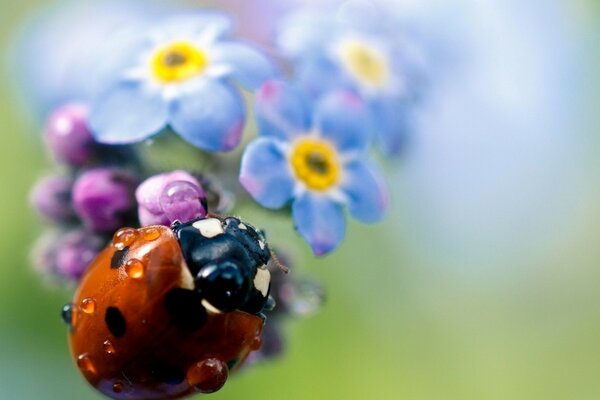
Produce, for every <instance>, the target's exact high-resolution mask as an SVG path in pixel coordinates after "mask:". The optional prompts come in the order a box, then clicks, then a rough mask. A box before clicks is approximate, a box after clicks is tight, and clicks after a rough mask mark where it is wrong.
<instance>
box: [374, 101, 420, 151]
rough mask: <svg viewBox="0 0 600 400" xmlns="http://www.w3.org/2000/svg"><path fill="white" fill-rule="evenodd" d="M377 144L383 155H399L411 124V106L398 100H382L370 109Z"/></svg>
mask: <svg viewBox="0 0 600 400" xmlns="http://www.w3.org/2000/svg"><path fill="white" fill-rule="evenodd" d="M371 109H372V113H373V117H374V121H376V124H375V131H376V133H377V144H378V145H379V147H380V149H381V151H382V153H383V154H385V155H387V156H394V155H397V154H399V153H400V152H401V151H402V149H403V148H404V145H405V144H406V140H407V134H408V132H409V130H410V126H411V124H412V116H411V114H410V109H411V106H410V105H409V104H407V103H406V102H405V101H402V100H399V99H393V98H392V99H383V100H381V101H378V102H375V103H374V104H373V105H372V107H371Z"/></svg>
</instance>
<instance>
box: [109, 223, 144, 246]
mask: <svg viewBox="0 0 600 400" xmlns="http://www.w3.org/2000/svg"><path fill="white" fill-rule="evenodd" d="M137 236H138V233H137V231H136V230H135V229H133V228H121V229H119V230H118V231H117V232H116V233H115V235H114V236H113V241H112V243H113V246H115V248H116V249H117V250H123V249H124V248H125V247H127V246H129V245H131V244H132V243H133V242H134V241H135V239H137Z"/></svg>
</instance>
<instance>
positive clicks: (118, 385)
mask: <svg viewBox="0 0 600 400" xmlns="http://www.w3.org/2000/svg"><path fill="white" fill-rule="evenodd" d="M124 388H125V386H124V385H123V383H122V382H118V381H117V382H115V383H114V384H113V387H112V390H113V392H115V393H121V392H122V391H123V389H124Z"/></svg>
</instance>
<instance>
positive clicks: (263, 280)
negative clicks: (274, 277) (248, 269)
mask: <svg viewBox="0 0 600 400" xmlns="http://www.w3.org/2000/svg"><path fill="white" fill-rule="evenodd" d="M269 283H271V273H270V272H269V270H268V269H266V268H264V267H261V268H259V269H258V270H256V276H255V277H254V287H255V288H256V290H258V291H259V292H261V293H262V295H263V296H265V297H267V294H269Z"/></svg>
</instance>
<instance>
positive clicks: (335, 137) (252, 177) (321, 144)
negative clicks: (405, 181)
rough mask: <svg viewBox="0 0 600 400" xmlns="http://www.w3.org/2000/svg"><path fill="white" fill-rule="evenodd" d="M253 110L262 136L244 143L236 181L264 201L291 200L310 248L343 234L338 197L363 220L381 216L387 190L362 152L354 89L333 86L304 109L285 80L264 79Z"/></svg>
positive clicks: (365, 122) (364, 132) (365, 116)
mask: <svg viewBox="0 0 600 400" xmlns="http://www.w3.org/2000/svg"><path fill="white" fill-rule="evenodd" d="M255 110H256V118H257V123H258V127H259V131H260V134H261V135H262V137H259V138H258V139H256V140H254V141H253V142H251V143H250V144H249V145H248V147H247V148H246V151H245V153H244V155H243V157H242V165H241V171H240V183H241V184H242V185H243V186H244V187H245V188H246V190H247V191H248V192H249V193H250V194H251V195H252V196H253V197H254V199H255V200H256V201H257V202H258V203H260V204H261V205H262V206H264V207H267V208H281V207H283V206H285V205H286V204H288V203H289V202H290V201H291V203H292V216H293V218H294V221H295V224H296V228H297V230H298V232H299V233H300V235H302V237H304V239H305V240H306V241H307V242H308V243H309V244H310V246H311V248H312V250H313V252H314V253H315V254H316V255H319V256H320V255H324V254H326V253H329V252H331V251H332V250H334V249H335V248H336V247H337V246H338V245H339V243H340V242H341V241H342V239H343V237H344V233H345V229H346V222H345V217H344V212H343V209H344V205H347V206H348V208H349V211H350V214H351V215H352V216H353V217H354V218H356V219H358V220H360V221H362V222H375V221H377V220H379V219H381V218H382V216H383V214H384V211H385V209H386V208H387V205H388V193H387V189H386V187H385V185H384V183H383V180H382V178H381V177H380V175H379V173H378V171H377V170H376V169H375V168H374V167H373V166H372V165H371V163H370V162H369V161H368V160H367V150H368V148H369V145H370V143H371V135H370V132H371V126H370V125H371V121H370V118H369V113H368V110H367V107H366V106H365V105H364V103H363V102H362V101H361V100H360V98H359V97H357V96H356V95H355V94H354V93H352V92H348V91H337V92H332V93H331V94H329V95H326V96H323V97H322V99H321V100H319V101H318V103H317V104H316V105H315V107H314V109H311V107H310V103H309V102H308V101H307V100H306V99H305V98H304V97H303V96H302V94H301V93H300V92H299V91H297V90H295V89H294V88H293V87H291V86H290V85H288V84H286V83H284V82H281V81H268V82H267V83H265V84H264V85H263V86H262V87H261V88H260V90H259V91H258V92H257V95H256V105H255Z"/></svg>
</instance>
